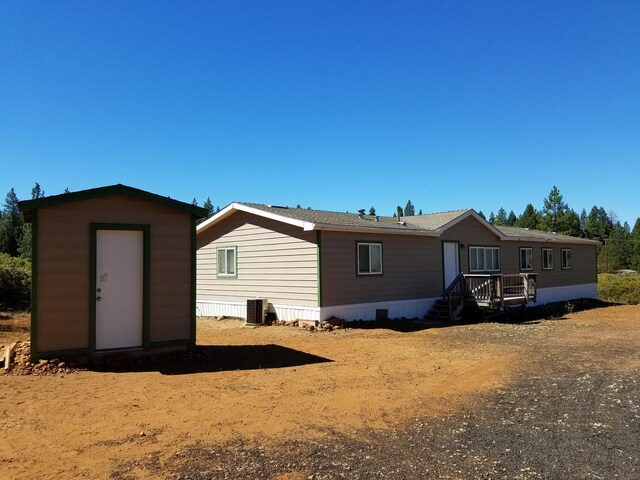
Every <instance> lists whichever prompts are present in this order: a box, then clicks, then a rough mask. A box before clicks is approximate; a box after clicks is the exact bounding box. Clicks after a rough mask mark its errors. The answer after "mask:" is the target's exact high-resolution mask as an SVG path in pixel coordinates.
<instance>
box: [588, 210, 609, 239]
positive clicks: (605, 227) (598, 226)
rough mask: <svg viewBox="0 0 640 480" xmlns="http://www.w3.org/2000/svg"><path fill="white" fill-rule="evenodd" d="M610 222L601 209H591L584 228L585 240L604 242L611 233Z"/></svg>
mask: <svg viewBox="0 0 640 480" xmlns="http://www.w3.org/2000/svg"><path fill="white" fill-rule="evenodd" d="M611 227H612V225H611V220H610V219H609V216H608V215H607V212H606V211H605V209H604V208H602V207H596V206H595V205H594V206H593V207H592V208H591V211H590V212H589V215H588V217H587V221H586V222H585V226H584V234H585V236H586V237H587V238H591V239H594V240H604V239H605V238H607V237H608V236H609V233H610V232H611Z"/></svg>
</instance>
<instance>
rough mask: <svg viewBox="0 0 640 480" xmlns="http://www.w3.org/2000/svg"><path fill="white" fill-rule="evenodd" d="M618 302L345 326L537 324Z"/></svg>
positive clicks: (407, 328)
mask: <svg viewBox="0 0 640 480" xmlns="http://www.w3.org/2000/svg"><path fill="white" fill-rule="evenodd" d="M615 305H619V304H617V303H610V302H604V301H602V300H597V299H593V298H579V299H576V300H571V301H566V302H553V303H547V304H545V305H539V306H535V307H527V308H525V309H522V308H521V307H517V308H514V309H511V310H509V311H508V312H507V314H505V312H496V313H493V314H490V315H489V314H487V313H486V312H485V314H484V315H483V314H482V312H481V311H480V310H478V309H471V308H468V309H467V310H466V311H465V312H464V314H463V318H462V320H456V321H431V320H420V319H418V318H394V319H386V320H355V321H352V322H346V323H345V327H347V328H363V329H372V328H384V329H388V330H393V331H395V332H416V331H419V330H426V329H431V328H445V327H453V326H458V325H473V324H478V323H483V322H494V323H509V324H518V325H523V326H527V325H537V324H539V323H540V321H541V320H566V318H567V317H566V315H567V314H570V313H575V312H580V311H582V310H591V309H594V308H604V307H613V306H615Z"/></svg>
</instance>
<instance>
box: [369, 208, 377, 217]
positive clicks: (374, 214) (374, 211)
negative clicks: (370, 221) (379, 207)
mask: <svg viewBox="0 0 640 480" xmlns="http://www.w3.org/2000/svg"><path fill="white" fill-rule="evenodd" d="M369 215H371V216H372V217H375V216H376V209H375V208H373V207H371V208H370V209H369Z"/></svg>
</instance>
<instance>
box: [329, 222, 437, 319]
mask: <svg viewBox="0 0 640 480" xmlns="http://www.w3.org/2000/svg"><path fill="white" fill-rule="evenodd" d="M358 241H365V242H382V273H383V274H382V275H381V276H378V275H372V276H358V275H356V243H357V242H358ZM321 246H322V265H321V275H322V305H323V306H328V305H344V304H354V303H367V302H384V301H392V300H409V299H416V298H430V297H435V296H438V295H440V294H442V283H443V272H442V245H441V242H440V239H437V238H431V237H418V236H410V235H371V234H361V233H340V232H322V240H321Z"/></svg>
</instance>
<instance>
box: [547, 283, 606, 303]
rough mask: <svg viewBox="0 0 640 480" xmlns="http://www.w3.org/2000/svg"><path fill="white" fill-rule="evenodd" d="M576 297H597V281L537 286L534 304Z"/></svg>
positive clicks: (562, 300)
mask: <svg viewBox="0 0 640 480" xmlns="http://www.w3.org/2000/svg"><path fill="white" fill-rule="evenodd" d="M576 298H598V284H597V283H583V284H581V285H563V286H560V287H549V288H539V289H538V292H537V300H536V303H535V305H543V304H545V303H551V302H564V301H567V300H574V299H576Z"/></svg>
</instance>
